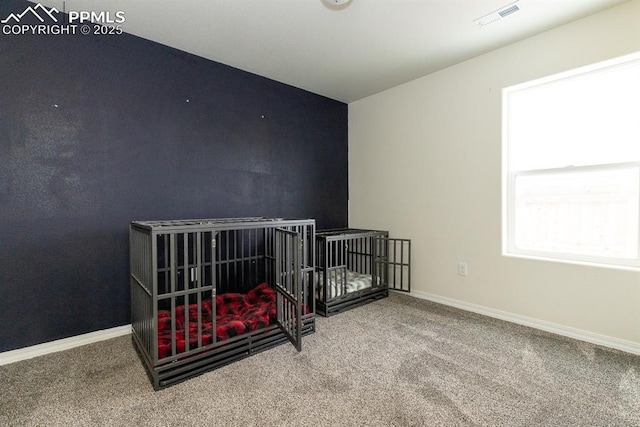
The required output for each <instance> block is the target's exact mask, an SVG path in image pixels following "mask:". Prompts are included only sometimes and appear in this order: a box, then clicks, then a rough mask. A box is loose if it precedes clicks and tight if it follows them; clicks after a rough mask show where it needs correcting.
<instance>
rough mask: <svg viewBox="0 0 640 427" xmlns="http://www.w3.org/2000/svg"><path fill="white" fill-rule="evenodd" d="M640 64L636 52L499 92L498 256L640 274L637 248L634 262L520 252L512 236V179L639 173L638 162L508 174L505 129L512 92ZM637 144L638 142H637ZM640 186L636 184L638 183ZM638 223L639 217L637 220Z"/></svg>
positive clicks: (639, 238) (529, 250) (554, 253)
mask: <svg viewBox="0 0 640 427" xmlns="http://www.w3.org/2000/svg"><path fill="white" fill-rule="evenodd" d="M635 61H640V53H637V54H633V55H627V56H625V57H622V58H617V59H615V60H611V61H606V62H603V63H599V64H595V65H593V66H590V67H583V68H581V69H578V70H572V71H569V72H566V73H561V74H557V75H554V76H550V77H546V78H543V79H538V80H534V81H531V82H527V83H524V84H520V85H515V86H511V87H508V88H504V89H503V91H502V100H503V104H502V155H503V157H502V254H503V256H510V257H519V258H528V259H537V260H546V261H554V262H563V263H570V264H581V265H590V266H601V267H612V268H619V269H629V270H634V271H640V248H638V255H637V257H636V258H635V259H633V258H631V259H629V258H617V257H616V258H609V257H605V256H594V255H583V254H575V253H566V252H548V251H543V250H533V249H523V248H517V247H516V243H515V240H516V234H515V229H516V225H515V220H516V218H515V205H516V195H515V191H516V186H515V180H516V178H517V177H518V176H536V175H540V176H541V175H548V174H555V175H561V174H565V173H566V174H567V175H569V174H574V173H576V172H581V171H586V172H592V171H607V170H619V169H622V168H627V169H628V168H631V169H636V168H637V170H638V172H639V174H640V161H638V162H625V163H609V164H599V165H589V166H567V167H562V168H553V169H534V170H522V171H511V170H510V162H509V154H510V153H509V141H508V139H509V129H508V124H509V121H508V95H509V93H512V92H514V91H518V90H522V89H525V88H529V87H534V86H539V85H544V84H546V83H549V82H554V81H558V80H562V79H565V78H572V77H574V76H579V75H584V74H586V73H589V72H592V71H597V70H601V69H603V68H607V67H611V66H615V65H618V64H624V63H628V62H635ZM639 143H640V141H639ZM639 185H640V184H639ZM638 198H639V203H640V191H639V192H638ZM638 222H639V223H640V215H639V217H638ZM637 239H638V246H640V226H639V227H638V236H637Z"/></svg>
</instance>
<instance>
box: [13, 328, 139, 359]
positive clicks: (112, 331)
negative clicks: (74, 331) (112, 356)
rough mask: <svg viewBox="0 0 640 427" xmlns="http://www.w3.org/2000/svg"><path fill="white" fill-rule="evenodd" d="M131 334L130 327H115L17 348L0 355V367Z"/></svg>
mask: <svg viewBox="0 0 640 427" xmlns="http://www.w3.org/2000/svg"><path fill="white" fill-rule="evenodd" d="M130 333H131V325H130V324H129V325H123V326H116V327H115V328H109V329H103V330H100V331H94V332H89V333H86V334H82V335H76V336H73V337H69V338H63V339H60V340H55V341H50V342H46V343H43V344H37V345H33V346H30V347H24V348H19V349H17V350H10V351H5V352H3V353H0V366H2V365H8V364H10V363H15V362H19V361H22V360H27V359H32V358H34V357H38V356H44V355H45V354H50V353H57V352H59V351H64V350H69V349H72V348H74V347H80V346H83V345H87V344H92V343H95V342H99V341H104V340H108V339H111V338H116V337H120V336H123V335H128V334H130Z"/></svg>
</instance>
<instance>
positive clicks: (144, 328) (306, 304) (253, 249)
mask: <svg viewBox="0 0 640 427" xmlns="http://www.w3.org/2000/svg"><path fill="white" fill-rule="evenodd" d="M314 236H315V221H314V220H311V219H309V220H287V219H279V218H239V219H204V220H182V221H140V222H133V223H131V226H130V258H131V279H130V282H131V324H132V337H133V342H134V345H135V347H136V349H137V350H138V353H139V354H140V357H141V359H142V361H143V363H144V365H145V367H146V369H147V372H148V373H149V376H150V378H151V381H152V383H153V386H154V388H155V389H156V390H157V389H160V388H163V387H166V386H168V385H171V384H174V383H176V382H179V381H181V380H184V379H187V378H190V377H193V376H195V375H198V374H201V373H203V372H206V371H208V370H211V369H215V368H217V367H220V366H222V365H225V364H227V363H230V362H233V361H236V360H239V359H242V358H244V357H247V356H249V355H251V354H254V353H256V352H259V351H262V350H266V349H269V348H272V347H274V346H276V345H279V344H282V343H284V342H287V341H291V342H292V343H293V344H294V345H295V346H296V348H297V349H298V350H300V349H301V345H302V336H303V335H305V334H307V333H311V332H313V331H314V330H315V305H314V304H315V301H314V296H313V274H314V261H315V254H314V244H313V242H314Z"/></svg>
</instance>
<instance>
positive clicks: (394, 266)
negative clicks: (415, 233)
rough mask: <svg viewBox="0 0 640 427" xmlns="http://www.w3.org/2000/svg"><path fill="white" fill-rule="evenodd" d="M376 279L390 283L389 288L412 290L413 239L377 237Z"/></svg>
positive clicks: (404, 290) (403, 290)
mask: <svg viewBox="0 0 640 427" xmlns="http://www.w3.org/2000/svg"><path fill="white" fill-rule="evenodd" d="M374 264H375V268H374V273H375V276H377V277H374V280H380V281H381V283H388V284H389V289H393V290H396V291H402V292H411V240H409V239H392V238H389V237H376V238H375V255H374Z"/></svg>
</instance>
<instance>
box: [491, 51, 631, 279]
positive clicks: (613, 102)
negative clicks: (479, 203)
mask: <svg viewBox="0 0 640 427" xmlns="http://www.w3.org/2000/svg"><path fill="white" fill-rule="evenodd" d="M502 95H503V212H504V214H503V230H504V232H503V252H504V254H505V255H514V256H525V257H536V258H543V259H551V260H561V261H567V262H582V263H590V264H599V265H610V266H620V267H626V268H634V269H637V268H640V54H634V55H630V56H626V57H623V58H618V59H615V60H612V61H607V62H605V63H600V64H596V65H593V66H590V67H586V68H581V69H578V70H573V71H571V72H568V73H562V74H560V75H556V76H551V77H547V78H544V79H540V80H536V81H533V82H528V83H525V84H521V85H517V86H512V87H509V88H505V89H504V90H503V94H502Z"/></svg>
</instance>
